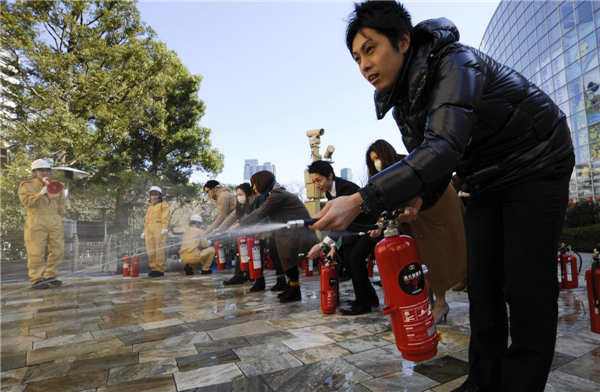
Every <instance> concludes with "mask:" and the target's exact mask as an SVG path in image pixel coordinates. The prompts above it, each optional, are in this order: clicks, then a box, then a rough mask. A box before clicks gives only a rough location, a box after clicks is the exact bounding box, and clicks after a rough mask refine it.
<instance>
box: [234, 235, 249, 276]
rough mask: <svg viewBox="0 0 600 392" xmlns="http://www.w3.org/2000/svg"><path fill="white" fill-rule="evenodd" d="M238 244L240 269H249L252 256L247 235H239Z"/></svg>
mask: <svg viewBox="0 0 600 392" xmlns="http://www.w3.org/2000/svg"><path fill="white" fill-rule="evenodd" d="M237 245H238V252H239V255H240V259H239V262H240V270H242V271H244V272H245V271H248V270H249V266H248V261H249V258H250V256H249V255H248V243H247V241H246V236H241V237H238V239H237Z"/></svg>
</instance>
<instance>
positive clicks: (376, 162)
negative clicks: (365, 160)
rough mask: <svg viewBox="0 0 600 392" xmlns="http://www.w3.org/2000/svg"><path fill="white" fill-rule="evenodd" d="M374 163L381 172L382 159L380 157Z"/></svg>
mask: <svg viewBox="0 0 600 392" xmlns="http://www.w3.org/2000/svg"><path fill="white" fill-rule="evenodd" d="M373 165H375V169H376V170H377V171H378V172H380V171H381V161H380V160H379V159H378V160H376V161H374V162H373Z"/></svg>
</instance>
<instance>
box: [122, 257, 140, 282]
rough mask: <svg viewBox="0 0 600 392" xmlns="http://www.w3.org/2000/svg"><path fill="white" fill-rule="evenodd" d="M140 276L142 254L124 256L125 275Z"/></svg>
mask: <svg viewBox="0 0 600 392" xmlns="http://www.w3.org/2000/svg"><path fill="white" fill-rule="evenodd" d="M138 276H140V256H138V255H137V254H133V255H131V256H129V255H127V256H125V257H123V277H132V278H137V277H138Z"/></svg>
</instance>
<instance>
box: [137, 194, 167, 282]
mask: <svg viewBox="0 0 600 392" xmlns="http://www.w3.org/2000/svg"><path fill="white" fill-rule="evenodd" d="M148 194H149V195H150V205H149V206H148V210H147V211H146V222H145V224H144V232H143V233H142V238H145V240H146V252H148V259H150V268H152V272H150V273H149V274H148V276H149V277H151V278H158V277H159V276H164V275H165V247H166V246H167V233H168V232H169V229H168V228H169V204H167V202H166V201H164V200H163V197H162V191H161V189H160V188H159V187H157V186H152V187H150V191H148Z"/></svg>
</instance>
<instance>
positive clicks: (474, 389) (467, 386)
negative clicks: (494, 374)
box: [450, 380, 483, 392]
mask: <svg viewBox="0 0 600 392" xmlns="http://www.w3.org/2000/svg"><path fill="white" fill-rule="evenodd" d="M450 392H483V388H482V387H480V386H478V385H475V384H473V383H472V382H471V381H469V380H467V381H465V382H464V383H463V384H462V385H461V386H460V387H458V388H456V389H453V390H452V391H450Z"/></svg>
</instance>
